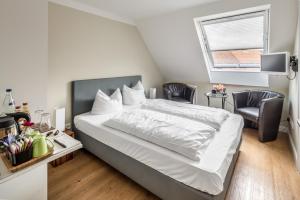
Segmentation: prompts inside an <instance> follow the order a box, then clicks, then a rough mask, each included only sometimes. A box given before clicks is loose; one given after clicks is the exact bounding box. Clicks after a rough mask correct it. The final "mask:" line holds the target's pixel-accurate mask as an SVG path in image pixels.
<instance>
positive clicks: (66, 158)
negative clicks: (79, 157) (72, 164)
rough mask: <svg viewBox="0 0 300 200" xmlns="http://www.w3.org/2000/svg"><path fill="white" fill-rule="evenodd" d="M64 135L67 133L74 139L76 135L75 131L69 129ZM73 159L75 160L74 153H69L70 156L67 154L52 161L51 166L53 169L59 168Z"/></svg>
mask: <svg viewBox="0 0 300 200" xmlns="http://www.w3.org/2000/svg"><path fill="white" fill-rule="evenodd" d="M64 133H66V134H67V135H69V136H71V137H72V138H75V133H74V132H73V131H71V130H69V129H66V130H65V131H64ZM73 158H74V153H73V152H72V153H69V154H67V155H65V156H62V157H60V158H58V159H56V160H54V161H52V162H51V165H52V166H53V167H57V166H59V165H62V164H64V163H65V162H67V161H69V160H72V159H73Z"/></svg>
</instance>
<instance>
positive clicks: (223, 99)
mask: <svg viewBox="0 0 300 200" xmlns="http://www.w3.org/2000/svg"><path fill="white" fill-rule="evenodd" d="M225 101H226V98H222V109H225Z"/></svg>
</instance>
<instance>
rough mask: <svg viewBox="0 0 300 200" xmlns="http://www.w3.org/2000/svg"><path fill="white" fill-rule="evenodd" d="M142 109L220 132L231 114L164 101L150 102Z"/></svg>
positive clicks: (219, 110)
mask: <svg viewBox="0 0 300 200" xmlns="http://www.w3.org/2000/svg"><path fill="white" fill-rule="evenodd" d="M142 108H146V109H151V110H156V111H159V112H163V113H169V114H172V115H177V116H181V117H186V118H189V119H192V120H196V121H199V122H202V123H204V124H207V125H209V126H211V127H213V128H215V129H216V130H220V128H221V125H222V123H223V122H224V121H225V120H226V119H227V118H228V117H229V112H228V111H226V110H222V109H217V108H211V107H206V106H199V105H193V104H184V103H179V102H174V101H169V100H164V99H153V100H148V101H147V102H146V103H145V104H144V105H143V106H142Z"/></svg>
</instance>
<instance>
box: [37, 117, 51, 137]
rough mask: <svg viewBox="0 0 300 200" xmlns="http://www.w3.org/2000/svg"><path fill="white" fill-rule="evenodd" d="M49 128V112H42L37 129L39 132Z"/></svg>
mask: <svg viewBox="0 0 300 200" xmlns="http://www.w3.org/2000/svg"><path fill="white" fill-rule="evenodd" d="M50 129H51V119H50V113H43V114H42V115H41V122H40V127H39V130H40V132H41V133H44V132H47V131H50Z"/></svg>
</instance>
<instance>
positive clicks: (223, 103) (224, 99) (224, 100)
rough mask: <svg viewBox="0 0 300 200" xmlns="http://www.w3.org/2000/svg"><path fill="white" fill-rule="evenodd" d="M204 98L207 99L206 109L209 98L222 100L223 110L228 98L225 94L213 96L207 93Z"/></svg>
mask: <svg viewBox="0 0 300 200" xmlns="http://www.w3.org/2000/svg"><path fill="white" fill-rule="evenodd" d="M205 96H206V97H207V104H208V107H209V106H210V98H221V99H222V109H225V103H226V99H227V98H228V95H227V94H226V93H216V94H214V93H212V92H207V93H205Z"/></svg>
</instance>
